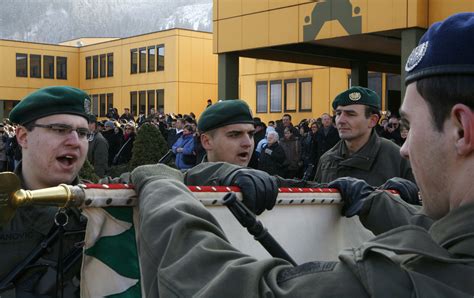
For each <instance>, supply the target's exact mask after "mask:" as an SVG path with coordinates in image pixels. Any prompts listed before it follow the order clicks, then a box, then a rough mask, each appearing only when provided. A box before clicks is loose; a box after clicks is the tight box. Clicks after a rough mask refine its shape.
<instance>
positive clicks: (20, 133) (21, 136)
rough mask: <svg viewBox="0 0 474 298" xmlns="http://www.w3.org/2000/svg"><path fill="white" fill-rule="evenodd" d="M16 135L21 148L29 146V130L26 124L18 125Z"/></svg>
mask: <svg viewBox="0 0 474 298" xmlns="http://www.w3.org/2000/svg"><path fill="white" fill-rule="evenodd" d="M15 136H16V140H17V142H18V144H19V145H20V146H21V148H27V147H28V130H27V129H26V128H25V127H24V126H21V125H19V126H17V128H16V129H15Z"/></svg>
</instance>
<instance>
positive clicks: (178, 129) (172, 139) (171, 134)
mask: <svg viewBox="0 0 474 298" xmlns="http://www.w3.org/2000/svg"><path fill="white" fill-rule="evenodd" d="M183 128H184V120H183V119H181V118H178V119H176V125H175V127H174V128H171V129H169V130H168V132H167V134H168V138H167V141H168V148H171V147H172V146H173V144H174V143H176V140H178V139H179V137H180V136H181V135H182V134H183Z"/></svg>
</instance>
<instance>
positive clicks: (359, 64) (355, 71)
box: [351, 60, 369, 87]
mask: <svg viewBox="0 0 474 298" xmlns="http://www.w3.org/2000/svg"><path fill="white" fill-rule="evenodd" d="M368 83H369V80H368V70H367V63H366V62H365V61H361V60H358V61H352V62H351V84H352V86H361V87H368Z"/></svg>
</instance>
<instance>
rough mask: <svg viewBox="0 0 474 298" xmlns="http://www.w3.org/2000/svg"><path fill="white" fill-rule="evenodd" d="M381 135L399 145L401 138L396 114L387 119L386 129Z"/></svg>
mask: <svg viewBox="0 0 474 298" xmlns="http://www.w3.org/2000/svg"><path fill="white" fill-rule="evenodd" d="M383 137H384V138H386V139H389V140H391V141H393V142H395V144H397V145H398V146H400V145H401V143H402V138H401V136H400V121H399V119H398V117H397V116H395V115H391V116H390V119H388V124H387V130H386V131H385V133H384V135H383Z"/></svg>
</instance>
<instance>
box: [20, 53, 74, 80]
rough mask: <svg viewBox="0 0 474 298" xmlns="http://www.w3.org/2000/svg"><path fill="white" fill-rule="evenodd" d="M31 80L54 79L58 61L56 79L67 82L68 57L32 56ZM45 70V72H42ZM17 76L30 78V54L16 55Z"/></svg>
mask: <svg viewBox="0 0 474 298" xmlns="http://www.w3.org/2000/svg"><path fill="white" fill-rule="evenodd" d="M29 58H30V72H29V74H30V78H39V79H40V78H41V75H43V76H42V77H43V78H44V79H54V66H55V63H54V60H55V59H56V79H58V80H67V57H59V56H58V57H55V56H47V55H44V56H42V55H35V54H30V55H29ZM41 70H43V71H41ZM16 76H17V77H22V78H27V77H28V54H24V53H17V54H16Z"/></svg>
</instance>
